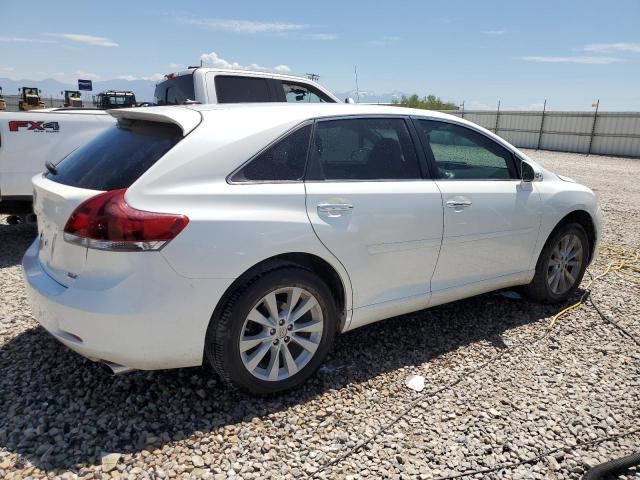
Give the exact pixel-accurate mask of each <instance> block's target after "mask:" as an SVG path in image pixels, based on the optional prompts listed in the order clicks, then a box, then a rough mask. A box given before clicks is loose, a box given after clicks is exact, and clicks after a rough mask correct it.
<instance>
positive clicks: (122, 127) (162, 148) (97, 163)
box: [46, 120, 182, 190]
mask: <svg viewBox="0 0 640 480" xmlns="http://www.w3.org/2000/svg"><path fill="white" fill-rule="evenodd" d="M181 138H182V132H181V130H180V128H179V127H178V126H176V125H172V124H167V123H158V122H146V121H137V120H136V121H130V120H120V121H119V122H118V125H117V126H115V127H112V128H109V129H108V130H107V131H105V132H103V133H102V134H100V135H99V136H97V137H96V138H94V139H93V140H92V141H90V142H89V143H87V144H86V145H84V146H82V147H80V148H78V149H77V150H74V151H73V152H72V153H71V154H69V155H68V156H67V157H66V158H65V159H64V160H62V161H61V162H60V163H58V164H57V165H55V173H54V172H51V171H49V172H48V173H47V174H46V176H47V178H48V179H50V180H53V181H54V182H58V183H62V184H64V185H70V186H72V187H78V188H87V189H89V190H115V189H119V188H128V187H129V186H131V184H133V182H135V181H136V180H137V179H138V178H140V176H141V175H142V174H143V173H144V172H146V171H147V170H148V169H149V168H150V167H151V166H152V165H153V164H154V163H156V161H158V159H159V158H160V157H162V156H163V155H164V154H165V153H167V152H168V151H169V150H170V149H171V148H172V147H173V146H174V145H175V144H176V143H177V142H178V141H180V139H181Z"/></svg>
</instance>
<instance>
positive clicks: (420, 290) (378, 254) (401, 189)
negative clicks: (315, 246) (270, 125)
mask: <svg viewBox="0 0 640 480" xmlns="http://www.w3.org/2000/svg"><path fill="white" fill-rule="evenodd" d="M411 129H412V127H411V124H410V121H409V120H408V119H405V118H402V117H398V116H395V117H385V118H382V117H357V118H342V119H324V120H318V121H316V124H315V129H314V136H313V139H312V144H311V149H310V157H309V161H308V166H307V174H306V177H305V188H306V194H307V213H308V215H309V218H310V220H311V223H312V225H313V228H314V230H315V232H316V234H317V235H318V237H319V239H320V240H321V241H322V242H323V243H324V245H325V246H326V247H327V248H328V249H329V250H330V251H331V253H332V254H333V255H334V256H335V257H337V258H338V260H339V261H340V262H341V263H342V264H343V265H344V267H345V268H346V270H347V272H348V273H349V277H350V279H351V284H352V288H353V305H354V308H356V309H357V308H359V307H364V306H368V305H374V304H382V303H384V302H393V301H398V300H400V299H404V298H409V297H413V300H414V301H415V300H416V299H418V300H424V304H420V305H424V306H426V302H427V300H428V296H429V279H430V277H431V274H432V273H433V269H434V267H435V264H436V260H437V256H438V251H439V249H440V242H441V236H442V198H441V196H440V192H439V191H438V188H437V187H436V185H435V184H434V182H433V181H432V180H428V179H424V178H423V173H422V172H423V169H421V166H420V159H422V158H423V157H422V152H420V151H419V150H418V149H416V142H418V144H419V140H418V139H417V137H416V136H415V134H412V130H411ZM425 165H426V164H425ZM418 308H419V307H418Z"/></svg>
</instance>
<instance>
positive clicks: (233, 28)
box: [179, 18, 306, 33]
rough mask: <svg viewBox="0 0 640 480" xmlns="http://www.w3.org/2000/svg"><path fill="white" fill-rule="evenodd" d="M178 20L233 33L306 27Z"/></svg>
mask: <svg viewBox="0 0 640 480" xmlns="http://www.w3.org/2000/svg"><path fill="white" fill-rule="evenodd" d="M179 21H181V22H183V23H188V24H190V25H198V26H201V27H206V28H209V29H211V30H218V31H221V32H234V33H283V32H291V31H295V30H302V29H304V28H306V26H305V25H301V24H297V23H269V22H254V21H252V20H231V19H222V18H181V19H179Z"/></svg>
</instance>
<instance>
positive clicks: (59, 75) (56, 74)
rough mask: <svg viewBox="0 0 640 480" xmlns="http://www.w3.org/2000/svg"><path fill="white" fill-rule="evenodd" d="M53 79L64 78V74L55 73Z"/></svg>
mask: <svg viewBox="0 0 640 480" xmlns="http://www.w3.org/2000/svg"><path fill="white" fill-rule="evenodd" d="M53 76H54V77H64V72H56V73H54V74H53Z"/></svg>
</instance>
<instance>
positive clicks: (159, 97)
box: [153, 74, 196, 105]
mask: <svg viewBox="0 0 640 480" xmlns="http://www.w3.org/2000/svg"><path fill="white" fill-rule="evenodd" d="M153 96H154V97H155V102H156V103H157V104H158V105H183V104H184V103H186V102H194V101H195V99H196V94H195V89H194V86H193V74H188V75H178V76H175V77H173V78H169V79H167V80H165V81H163V82H161V83H159V84H158V85H156V90H155V93H154V94H153Z"/></svg>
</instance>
